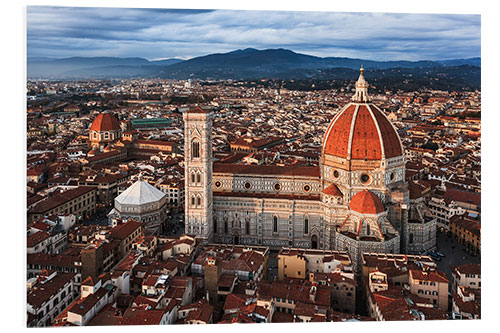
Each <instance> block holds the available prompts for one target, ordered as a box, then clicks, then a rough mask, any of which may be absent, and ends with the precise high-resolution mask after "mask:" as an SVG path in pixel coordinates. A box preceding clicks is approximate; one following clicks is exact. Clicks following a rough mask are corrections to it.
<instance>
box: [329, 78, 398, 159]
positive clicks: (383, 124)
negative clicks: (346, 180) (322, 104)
mask: <svg viewBox="0 0 500 333" xmlns="http://www.w3.org/2000/svg"><path fill="white" fill-rule="evenodd" d="M322 153H323V154H326V155H332V156H335V157H340V158H344V159H349V160H381V159H383V158H392V157H397V156H402V155H403V147H402V145H401V140H400V138H399V135H398V134H397V132H396V130H395V128H394V127H393V126H392V124H391V122H390V120H389V119H388V118H387V117H386V115H385V114H384V112H383V111H382V110H380V109H379V108H378V107H377V106H376V105H374V104H373V103H371V102H370V99H369V97H368V84H367V83H366V81H365V79H364V77H363V69H361V73H360V76H359V79H358V82H357V83H356V94H355V95H354V96H353V101H352V102H351V103H349V104H347V105H346V106H345V107H344V108H343V109H342V110H341V111H340V112H339V113H338V114H337V115H336V116H335V117H334V118H333V120H332V121H331V123H330V125H329V126H328V129H327V130H326V133H325V137H324V140H323V149H322Z"/></svg>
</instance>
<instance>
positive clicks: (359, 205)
mask: <svg viewBox="0 0 500 333" xmlns="http://www.w3.org/2000/svg"><path fill="white" fill-rule="evenodd" d="M349 208H350V209H351V210H353V211H355V212H358V213H361V214H378V213H381V212H383V211H384V210H385V209H384V205H382V202H381V201H380V199H379V197H377V195H376V194H375V193H373V192H371V191H368V190H363V191H360V192H358V193H356V194H355V195H354V196H353V197H352V199H351V202H350V203H349Z"/></svg>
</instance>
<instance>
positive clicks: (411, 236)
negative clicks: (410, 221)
mask: <svg viewBox="0 0 500 333" xmlns="http://www.w3.org/2000/svg"><path fill="white" fill-rule="evenodd" d="M408 242H409V243H410V244H413V233H410V239H409V240H408Z"/></svg>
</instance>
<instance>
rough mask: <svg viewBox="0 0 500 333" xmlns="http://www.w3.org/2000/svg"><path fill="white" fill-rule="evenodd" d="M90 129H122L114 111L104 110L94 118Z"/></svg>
mask: <svg viewBox="0 0 500 333" xmlns="http://www.w3.org/2000/svg"><path fill="white" fill-rule="evenodd" d="M90 130H91V131H97V132H106V131H118V130H120V123H119V122H118V119H116V117H115V116H114V115H113V114H112V113H110V112H103V113H100V114H99V115H98V116H97V117H96V118H95V119H94V121H93V122H92V126H90Z"/></svg>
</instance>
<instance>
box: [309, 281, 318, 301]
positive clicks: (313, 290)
mask: <svg viewBox="0 0 500 333" xmlns="http://www.w3.org/2000/svg"><path fill="white" fill-rule="evenodd" d="M309 300H310V301H311V302H314V301H315V300H316V286H315V285H313V286H312V287H311V290H310V291H309Z"/></svg>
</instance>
